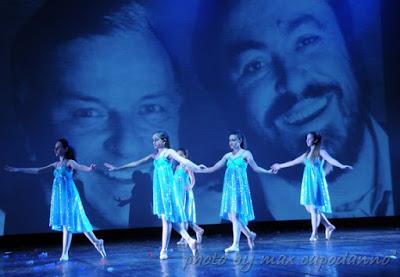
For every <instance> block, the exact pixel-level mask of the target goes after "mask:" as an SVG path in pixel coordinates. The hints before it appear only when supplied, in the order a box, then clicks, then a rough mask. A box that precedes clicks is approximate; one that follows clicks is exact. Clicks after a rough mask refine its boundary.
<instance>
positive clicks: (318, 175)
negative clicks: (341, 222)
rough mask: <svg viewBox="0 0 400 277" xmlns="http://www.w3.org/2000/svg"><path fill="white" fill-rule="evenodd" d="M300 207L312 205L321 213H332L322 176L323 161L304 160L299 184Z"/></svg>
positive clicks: (326, 185) (323, 175)
mask: <svg viewBox="0 0 400 277" xmlns="http://www.w3.org/2000/svg"><path fill="white" fill-rule="evenodd" d="M300 204H301V205H312V206H314V207H315V208H316V209H317V210H319V211H321V212H323V213H332V207H331V200H330V197H329V192H328V184H327V183H326V179H325V174H324V160H321V159H315V160H314V161H313V160H311V159H308V158H307V159H306V161H305V166H304V173H303V181H302V184H301V194H300Z"/></svg>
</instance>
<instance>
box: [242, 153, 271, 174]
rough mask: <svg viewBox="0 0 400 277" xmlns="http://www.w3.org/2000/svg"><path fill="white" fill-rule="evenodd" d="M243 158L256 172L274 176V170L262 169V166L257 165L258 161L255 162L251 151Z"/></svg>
mask: <svg viewBox="0 0 400 277" xmlns="http://www.w3.org/2000/svg"><path fill="white" fill-rule="evenodd" d="M243 157H244V158H245V159H246V160H247V162H248V163H249V165H250V167H251V168H252V169H253V170H254V171H255V172H257V173H269V174H272V169H269V170H267V169H265V168H262V167H260V166H258V165H257V163H256V161H255V160H254V158H253V154H251V152H250V151H246V153H245V154H244V156H243Z"/></svg>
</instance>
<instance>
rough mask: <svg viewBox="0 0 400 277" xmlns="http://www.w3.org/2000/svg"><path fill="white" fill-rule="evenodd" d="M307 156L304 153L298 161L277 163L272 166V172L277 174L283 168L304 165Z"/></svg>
mask: <svg viewBox="0 0 400 277" xmlns="http://www.w3.org/2000/svg"><path fill="white" fill-rule="evenodd" d="M306 155H307V153H304V154H302V155H301V156H299V157H297V158H296V159H294V160H291V161H289V162H285V163H275V164H273V165H272V166H271V169H272V172H273V173H277V172H278V171H279V170H280V169H282V168H286V167H291V166H294V165H298V164H301V163H304V161H305V159H306Z"/></svg>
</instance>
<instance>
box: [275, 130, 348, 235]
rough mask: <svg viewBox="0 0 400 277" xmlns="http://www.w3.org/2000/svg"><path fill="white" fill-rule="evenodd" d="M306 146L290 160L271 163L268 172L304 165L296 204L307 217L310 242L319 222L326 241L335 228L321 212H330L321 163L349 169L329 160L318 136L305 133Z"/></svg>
mask: <svg viewBox="0 0 400 277" xmlns="http://www.w3.org/2000/svg"><path fill="white" fill-rule="evenodd" d="M306 144H307V147H308V148H309V149H308V150H307V152H306V153H304V154H302V155H301V156H299V157H297V158H296V159H294V160H292V161H289V162H286V163H276V164H273V165H272V166H271V169H272V170H273V172H274V173H277V172H278V171H279V170H280V169H281V168H286V167H291V166H294V165H297V164H300V163H304V165H305V166H304V173H303V181H302V184H301V193H300V204H301V205H304V207H305V208H306V210H307V211H308V212H309V213H310V214H311V227H312V233H311V237H310V241H316V240H317V239H318V236H317V229H318V226H319V225H320V223H321V221H322V224H323V225H324V226H325V238H326V239H327V240H329V239H330V238H331V235H332V232H333V231H334V230H335V229H336V228H335V226H334V225H333V224H332V223H330V222H329V220H328V219H327V218H326V216H325V213H332V208H331V201H330V197H329V192H328V185H327V183H326V179H325V171H324V161H327V162H328V163H329V164H330V165H333V166H336V167H339V168H341V169H346V168H349V169H353V168H352V167H351V166H349V165H343V164H341V163H340V162H338V161H337V160H335V159H334V158H332V157H331V156H330V155H329V154H328V153H327V152H326V151H325V150H324V149H321V144H322V137H321V135H319V134H317V133H316V132H310V133H308V134H307V138H306Z"/></svg>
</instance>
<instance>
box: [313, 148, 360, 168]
mask: <svg viewBox="0 0 400 277" xmlns="http://www.w3.org/2000/svg"><path fill="white" fill-rule="evenodd" d="M319 154H320V155H321V157H322V158H323V159H324V160H326V161H327V162H328V163H330V164H331V165H333V166H336V167H339V168H340V169H346V168H348V169H353V167H352V166H350V165H345V164H342V163H340V162H339V161H337V160H335V159H334V158H332V157H331V156H330V155H329V154H328V152H326V151H325V150H323V149H321V151H320V152H319Z"/></svg>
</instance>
